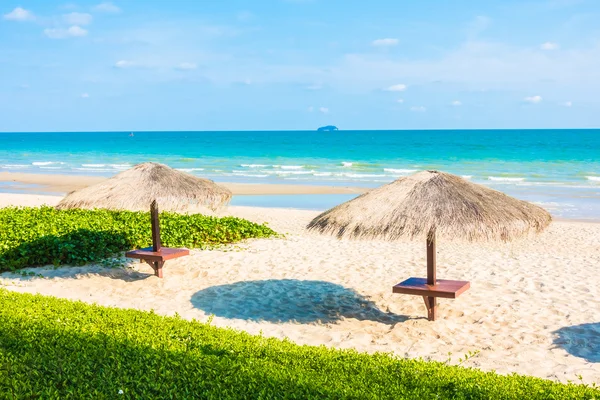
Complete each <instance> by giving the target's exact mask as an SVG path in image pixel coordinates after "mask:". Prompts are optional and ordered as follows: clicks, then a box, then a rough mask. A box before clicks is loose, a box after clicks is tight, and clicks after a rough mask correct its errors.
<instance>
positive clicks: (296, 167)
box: [273, 165, 304, 170]
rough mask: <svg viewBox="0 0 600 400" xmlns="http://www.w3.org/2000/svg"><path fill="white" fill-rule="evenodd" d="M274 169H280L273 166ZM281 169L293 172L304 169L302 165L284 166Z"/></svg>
mask: <svg viewBox="0 0 600 400" xmlns="http://www.w3.org/2000/svg"><path fill="white" fill-rule="evenodd" d="M273 167H278V165H277V166H276V165H273ZM280 168H281V169H292V170H295V169H302V168H304V167H303V166H302V165H282V166H281V167H280Z"/></svg>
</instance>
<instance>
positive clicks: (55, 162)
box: [31, 161, 64, 167]
mask: <svg viewBox="0 0 600 400" xmlns="http://www.w3.org/2000/svg"><path fill="white" fill-rule="evenodd" d="M31 164H32V165H35V166H36V167H39V166H42V165H52V164H64V162H61V161H34V162H32V163H31Z"/></svg>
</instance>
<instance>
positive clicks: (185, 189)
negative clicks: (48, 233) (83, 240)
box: [56, 162, 231, 213]
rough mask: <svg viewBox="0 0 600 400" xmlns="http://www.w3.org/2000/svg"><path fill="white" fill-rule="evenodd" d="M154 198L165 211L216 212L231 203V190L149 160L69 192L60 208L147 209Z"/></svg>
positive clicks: (59, 205) (59, 204)
mask: <svg viewBox="0 0 600 400" xmlns="http://www.w3.org/2000/svg"><path fill="white" fill-rule="evenodd" d="M153 200H157V201H158V203H159V204H160V207H161V209H162V210H165V211H172V212H180V213H193V212H207V211H216V210H217V209H219V208H220V207H222V206H224V205H226V204H228V203H229V201H230V200H231V191H230V190H229V189H226V188H224V187H221V186H219V185H217V184H216V183H214V182H213V181H211V180H208V179H203V178H199V177H196V176H193V175H190V174H187V173H185V172H182V171H178V170H175V169H173V168H170V167H168V166H166V165H163V164H158V163H153V162H147V163H142V164H138V165H136V166H134V167H133V168H131V169H128V170H127V171H123V172H121V173H119V174H117V175H115V176H113V177H112V178H109V179H107V180H105V181H102V182H100V183H98V184H96V185H93V186H89V187H87V188H84V189H80V190H77V191H74V192H71V193H69V194H68V195H67V196H66V197H65V198H64V199H62V200H61V201H60V203H58V205H57V206H56V208H58V209H69V208H85V209H94V208H105V209H111V210H131V211H146V210H148V209H149V207H150V203H152V201H153Z"/></svg>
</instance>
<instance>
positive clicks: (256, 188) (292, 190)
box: [0, 172, 368, 196]
mask: <svg viewBox="0 0 600 400" xmlns="http://www.w3.org/2000/svg"><path fill="white" fill-rule="evenodd" d="M106 179H108V178H107V177H99V176H89V175H64V174H60V175H59V174H30V173H22V172H0V182H14V183H15V184H17V185H24V186H19V188H18V189H19V191H23V192H30V193H36V194H50V195H52V194H66V193H69V192H71V191H74V190H78V189H82V188H84V187H87V186H91V185H95V184H97V183H100V182H102V181H105V180H106ZM218 184H219V185H222V186H224V187H226V188H228V189H229V190H231V191H232V193H233V195H244V196H252V195H257V196H258V195H261V196H264V195H298V194H360V193H364V192H365V191H367V190H368V188H364V187H356V186H334V185H328V186H326V185H309V184H306V185H305V184H270V183H235V182H218ZM7 190H10V187H9V188H7Z"/></svg>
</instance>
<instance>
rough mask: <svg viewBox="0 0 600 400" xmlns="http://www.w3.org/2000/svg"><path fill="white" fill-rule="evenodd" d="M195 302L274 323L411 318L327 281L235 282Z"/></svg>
mask: <svg viewBox="0 0 600 400" xmlns="http://www.w3.org/2000/svg"><path fill="white" fill-rule="evenodd" d="M191 303H192V305H193V306H194V307H196V308H198V309H200V310H203V311H204V312H206V313H208V314H214V315H216V316H218V317H224V318H230V319H244V320H248V321H267V322H274V323H280V322H298V323H311V322H320V323H334V322H337V321H339V320H341V319H342V318H356V319H358V320H361V321H367V320H368V321H375V322H382V323H385V324H390V325H392V324H396V323H398V322H404V321H406V320H407V319H408V317H407V316H404V315H397V314H394V313H391V312H385V311H381V310H380V309H379V308H378V307H377V305H376V304H375V303H373V302H372V301H370V300H368V299H367V298H365V297H364V296H362V295H361V294H359V293H357V292H356V291H354V290H351V289H348V288H345V287H343V286H341V285H337V284H335V283H330V282H325V281H309V280H296V279H268V280H260V281H242V282H235V283H232V284H228V285H219V286H211V287H209V288H206V289H203V290H200V291H198V292H196V293H195V294H194V295H193V296H192V298H191Z"/></svg>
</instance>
